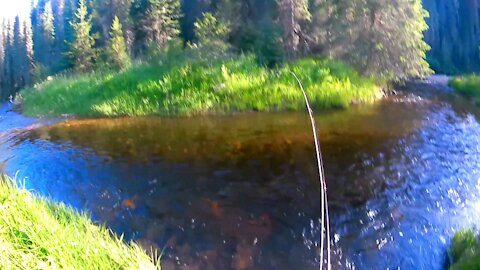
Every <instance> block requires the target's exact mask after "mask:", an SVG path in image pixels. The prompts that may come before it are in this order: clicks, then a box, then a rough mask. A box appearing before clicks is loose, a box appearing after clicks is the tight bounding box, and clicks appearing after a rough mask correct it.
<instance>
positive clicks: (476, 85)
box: [448, 74, 480, 104]
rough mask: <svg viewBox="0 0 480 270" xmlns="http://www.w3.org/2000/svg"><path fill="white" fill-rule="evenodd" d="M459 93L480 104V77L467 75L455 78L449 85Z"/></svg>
mask: <svg viewBox="0 0 480 270" xmlns="http://www.w3.org/2000/svg"><path fill="white" fill-rule="evenodd" d="M448 85H449V86H450V87H452V88H453V89H454V90H455V91H456V92H457V93H459V94H461V95H463V96H465V97H467V98H470V99H472V100H474V101H475V103H476V104H480V76H478V75H473V74H472V75H467V76H461V77H457V78H454V79H452V80H450V82H449V83H448Z"/></svg>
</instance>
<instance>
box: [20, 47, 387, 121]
mask: <svg viewBox="0 0 480 270" xmlns="http://www.w3.org/2000/svg"><path fill="white" fill-rule="evenodd" d="M170 61H173V60H170ZM291 71H293V72H295V73H296V74H297V75H298V76H299V78H300V79H301V80H302V83H303V84H304V86H305V89H306V91H307V93H308V94H309V96H310V98H311V101H312V103H313V104H312V105H313V106H314V107H315V108H318V109H325V108H345V107H347V106H349V105H350V104H352V103H371V102H373V101H374V100H376V99H378V98H379V97H380V96H381V95H382V91H381V87H379V86H378V84H377V83H376V82H375V81H374V80H373V79H370V78H365V77H362V76H360V75H359V74H358V73H357V72H356V71H355V70H353V69H352V68H350V67H348V66H346V65H345V64H343V63H339V62H334V61H331V60H318V59H312V58H310V59H303V60H297V61H295V62H292V63H288V64H285V65H284V66H282V67H279V68H276V69H267V68H265V67H262V66H259V65H258V64H257V61H256V59H255V57H254V56H250V55H247V56H236V57H225V58H220V59H215V60H212V61H206V60H199V59H195V58H192V59H181V60H178V61H176V63H175V64H174V65H173V64H165V63H163V64H157V65H153V64H148V65H147V64H143V65H137V66H134V67H132V68H130V69H128V70H125V71H123V72H120V73H92V74H88V75H83V76H76V77H71V78H68V77H61V78H56V79H54V80H53V81H49V82H45V83H42V84H40V85H38V86H37V87H35V88H31V89H28V90H26V91H23V92H22V95H23V96H24V101H23V107H24V113H25V114H27V115H30V116H45V115H46V116H48V115H61V114H74V115H77V116H87V117H88V116H125V115H128V116H134V115H135V116H140V115H194V114H207V113H229V112H236V111H279V110H301V109H303V108H304V106H305V105H304V103H303V99H302V94H301V92H300V91H299V89H298V86H297V84H296V81H295V79H294V78H293V76H292V75H291V73H290V72H291Z"/></svg>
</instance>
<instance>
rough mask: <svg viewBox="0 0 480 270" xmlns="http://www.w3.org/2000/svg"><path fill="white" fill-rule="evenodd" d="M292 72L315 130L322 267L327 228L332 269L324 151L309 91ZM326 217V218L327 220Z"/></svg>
mask: <svg viewBox="0 0 480 270" xmlns="http://www.w3.org/2000/svg"><path fill="white" fill-rule="evenodd" d="M290 73H291V74H292V75H293V77H295V79H296V80H297V83H298V85H299V86H300V90H302V93H303V97H304V98H305V103H306V106H307V110H308V115H309V117H310V123H311V125H312V130H313V138H314V141H315V151H316V153H317V165H318V175H319V180H320V192H321V196H320V197H321V199H320V201H321V203H320V204H321V207H320V208H321V211H322V231H321V233H320V235H321V236H320V237H321V240H320V269H323V263H324V262H323V253H324V242H325V235H324V230H326V238H327V269H328V270H330V269H331V266H332V264H331V258H330V253H331V250H330V219H329V217H328V214H329V213H328V198H327V184H326V182H325V173H324V168H323V158H322V151H321V149H320V141H319V140H318V135H317V128H316V125H315V119H314V118H313V110H312V108H311V107H310V102H309V100H308V96H307V93H306V92H305V89H304V88H303V85H302V82H301V81H300V79H299V78H298V77H297V75H296V74H295V73H294V72H293V71H290ZM325 218H326V220H325Z"/></svg>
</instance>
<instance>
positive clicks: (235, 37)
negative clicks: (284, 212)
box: [0, 0, 433, 98]
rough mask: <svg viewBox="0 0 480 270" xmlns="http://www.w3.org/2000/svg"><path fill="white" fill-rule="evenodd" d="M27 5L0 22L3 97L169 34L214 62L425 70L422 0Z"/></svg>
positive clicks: (121, 56)
mask: <svg viewBox="0 0 480 270" xmlns="http://www.w3.org/2000/svg"><path fill="white" fill-rule="evenodd" d="M33 2H35V3H36V4H35V5H34V6H33V7H32V10H31V13H30V15H29V16H22V17H19V18H16V20H15V21H11V20H6V21H4V22H2V23H1V27H2V31H0V52H2V53H0V82H1V91H2V93H1V95H0V96H1V98H6V97H8V96H9V95H10V94H15V93H16V92H18V91H19V90H20V89H22V88H25V87H29V86H31V85H32V84H35V83H38V81H37V80H39V79H41V78H44V77H45V76H50V75H54V74H59V73H62V72H65V71H67V72H69V70H70V69H74V70H75V71H76V72H90V71H92V70H95V69H97V71H98V69H103V68H112V66H113V67H115V68H122V67H124V66H128V65H129V64H128V62H129V61H130V59H129V58H130V57H129V56H131V57H133V59H132V60H134V61H145V60H147V61H149V60H150V59H153V61H154V62H155V61H156V59H158V58H159V57H158V53H159V52H163V51H165V49H168V47H169V46H170V44H171V43H172V42H176V40H181V41H182V42H183V45H184V47H188V46H185V45H191V46H193V47H198V48H199V51H202V53H201V56H202V58H207V57H210V56H212V57H213V58H214V59H212V61H216V60H218V58H221V57H220V56H223V55H224V54H227V53H232V52H235V53H238V54H252V53H253V54H255V55H256V56H257V61H258V62H259V63H260V64H261V65H266V66H268V67H270V68H274V67H276V66H278V65H281V64H282V63H283V62H284V61H285V60H288V61H294V60H296V59H298V58H302V57H319V56H320V57H325V58H332V59H337V60H343V61H346V62H349V63H350V64H351V65H352V66H353V67H355V68H356V69H357V70H360V71H362V72H363V74H366V75H368V76H372V75H373V76H376V77H381V78H382V79H405V78H408V77H421V76H423V75H425V74H428V72H429V69H428V66H427V63H426V61H425V51H426V50H427V49H428V45H426V43H425V42H424V41H423V33H422V32H423V31H424V30H425V29H426V24H425V18H424V17H425V16H426V15H427V14H426V12H425V11H424V10H423V8H422V5H421V1H420V0H412V1H403V0H394V1H386V0H362V1H350V0H310V1H307V0H255V1H254V0H185V1H180V0H36V1H33ZM115 17H118V24H116V25H114V26H115V29H112V22H113V21H114V18H115ZM180 21H181V22H182V27H181V28H180ZM120 26H121V27H120ZM112 35H113V36H114V37H112ZM195 36H196V37H197V39H195ZM122 37H123V39H122ZM192 42H194V43H196V44H192ZM113 47H115V48H113ZM124 52H126V53H124ZM99 56H101V59H98V57H99ZM105 63H110V64H112V65H109V64H105ZM432 63H433V62H432ZM39 67H42V68H41V69H39Z"/></svg>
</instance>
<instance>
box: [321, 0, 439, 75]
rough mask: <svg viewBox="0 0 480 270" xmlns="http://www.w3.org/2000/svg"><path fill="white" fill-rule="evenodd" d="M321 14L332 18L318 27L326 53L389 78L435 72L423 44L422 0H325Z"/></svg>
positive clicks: (425, 13)
mask: <svg viewBox="0 0 480 270" xmlns="http://www.w3.org/2000/svg"><path fill="white" fill-rule="evenodd" d="M315 10H316V11H317V13H318V14H317V15H316V17H321V16H323V17H326V18H327V19H324V20H323V22H322V24H316V25H315V26H314V27H313V28H314V29H313V32H316V33H317V37H316V38H317V40H318V41H319V42H320V43H322V45H321V47H323V48H326V49H324V53H326V54H328V55H330V56H332V57H334V58H341V59H344V60H345V61H348V62H350V63H351V64H353V65H354V66H355V67H357V68H358V69H359V70H362V71H364V72H365V73H366V74H375V75H377V76H380V77H383V78H387V79H405V78H408V77H423V76H425V75H428V74H429V73H430V72H431V71H430V69H429V67H428V63H427V62H426V51H427V50H429V46H428V45H427V43H425V41H424V40H423V32H424V31H425V30H427V29H428V26H427V24H426V22H425V17H426V16H428V13H427V12H426V11H425V10H424V9H423V7H422V3H421V1H420V0H413V1H402V0H395V1H385V0H364V1H351V0H339V1H338V0H325V1H323V2H322V4H320V5H318V7H317V8H316V9H315ZM317 27H322V28H323V29H325V30H324V31H321V30H318V29H315V28H317Z"/></svg>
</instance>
